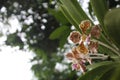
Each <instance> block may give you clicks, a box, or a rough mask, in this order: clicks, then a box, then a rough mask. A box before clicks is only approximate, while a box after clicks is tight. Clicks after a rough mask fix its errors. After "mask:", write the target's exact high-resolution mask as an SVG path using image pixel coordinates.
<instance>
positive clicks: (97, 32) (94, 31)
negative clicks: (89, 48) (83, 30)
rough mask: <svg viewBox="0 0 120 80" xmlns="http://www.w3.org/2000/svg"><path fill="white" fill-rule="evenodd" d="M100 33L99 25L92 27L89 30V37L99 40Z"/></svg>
mask: <svg viewBox="0 0 120 80" xmlns="http://www.w3.org/2000/svg"><path fill="white" fill-rule="evenodd" d="M100 33H101V29H100V27H99V25H95V26H93V28H92V29H91V35H92V36H93V37H96V38H99V36H100Z"/></svg>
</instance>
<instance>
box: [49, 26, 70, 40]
mask: <svg viewBox="0 0 120 80" xmlns="http://www.w3.org/2000/svg"><path fill="white" fill-rule="evenodd" d="M68 29H69V28H68V26H61V27H58V28H57V29H56V30H55V31H53V32H52V33H51V34H50V37H49V38H50V39H58V38H60V37H61V35H62V34H63V33H64V32H65V31H67V30H68Z"/></svg>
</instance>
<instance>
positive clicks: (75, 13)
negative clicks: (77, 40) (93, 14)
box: [60, 0, 89, 30]
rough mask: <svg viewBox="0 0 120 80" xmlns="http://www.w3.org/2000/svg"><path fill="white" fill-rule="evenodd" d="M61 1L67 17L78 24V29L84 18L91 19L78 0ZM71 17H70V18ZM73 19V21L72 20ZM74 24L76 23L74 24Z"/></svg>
mask: <svg viewBox="0 0 120 80" xmlns="http://www.w3.org/2000/svg"><path fill="white" fill-rule="evenodd" d="M60 1H61V3H62V4H61V5H62V6H61V8H62V12H64V15H65V16H67V19H69V21H70V22H71V23H73V22H74V23H75V25H76V24H77V26H75V27H76V29H78V30H79V24H80V22H81V21H82V20H85V19H89V18H88V16H87V15H86V14H85V12H84V11H83V9H82V8H81V6H80V5H79V3H78V2H77V0H60ZM69 17H70V18H69ZM72 21H73V22H72ZM73 25H74V24H73Z"/></svg>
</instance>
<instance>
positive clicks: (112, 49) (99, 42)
mask: <svg viewBox="0 0 120 80" xmlns="http://www.w3.org/2000/svg"><path fill="white" fill-rule="evenodd" d="M92 41H97V42H98V44H100V45H102V46H104V47H106V48H108V49H110V50H111V51H113V52H114V53H116V54H117V55H118V56H119V57H120V54H119V52H118V51H117V50H116V49H114V48H113V47H111V46H109V45H107V44H105V43H103V42H101V41H98V40H95V39H93V40H92Z"/></svg>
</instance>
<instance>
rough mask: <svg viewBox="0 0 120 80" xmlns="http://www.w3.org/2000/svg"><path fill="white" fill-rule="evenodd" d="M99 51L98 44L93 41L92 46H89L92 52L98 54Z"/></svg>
mask: <svg viewBox="0 0 120 80" xmlns="http://www.w3.org/2000/svg"><path fill="white" fill-rule="evenodd" d="M97 49H98V42H93V41H91V42H90V45H89V50H90V52H91V53H97Z"/></svg>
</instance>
